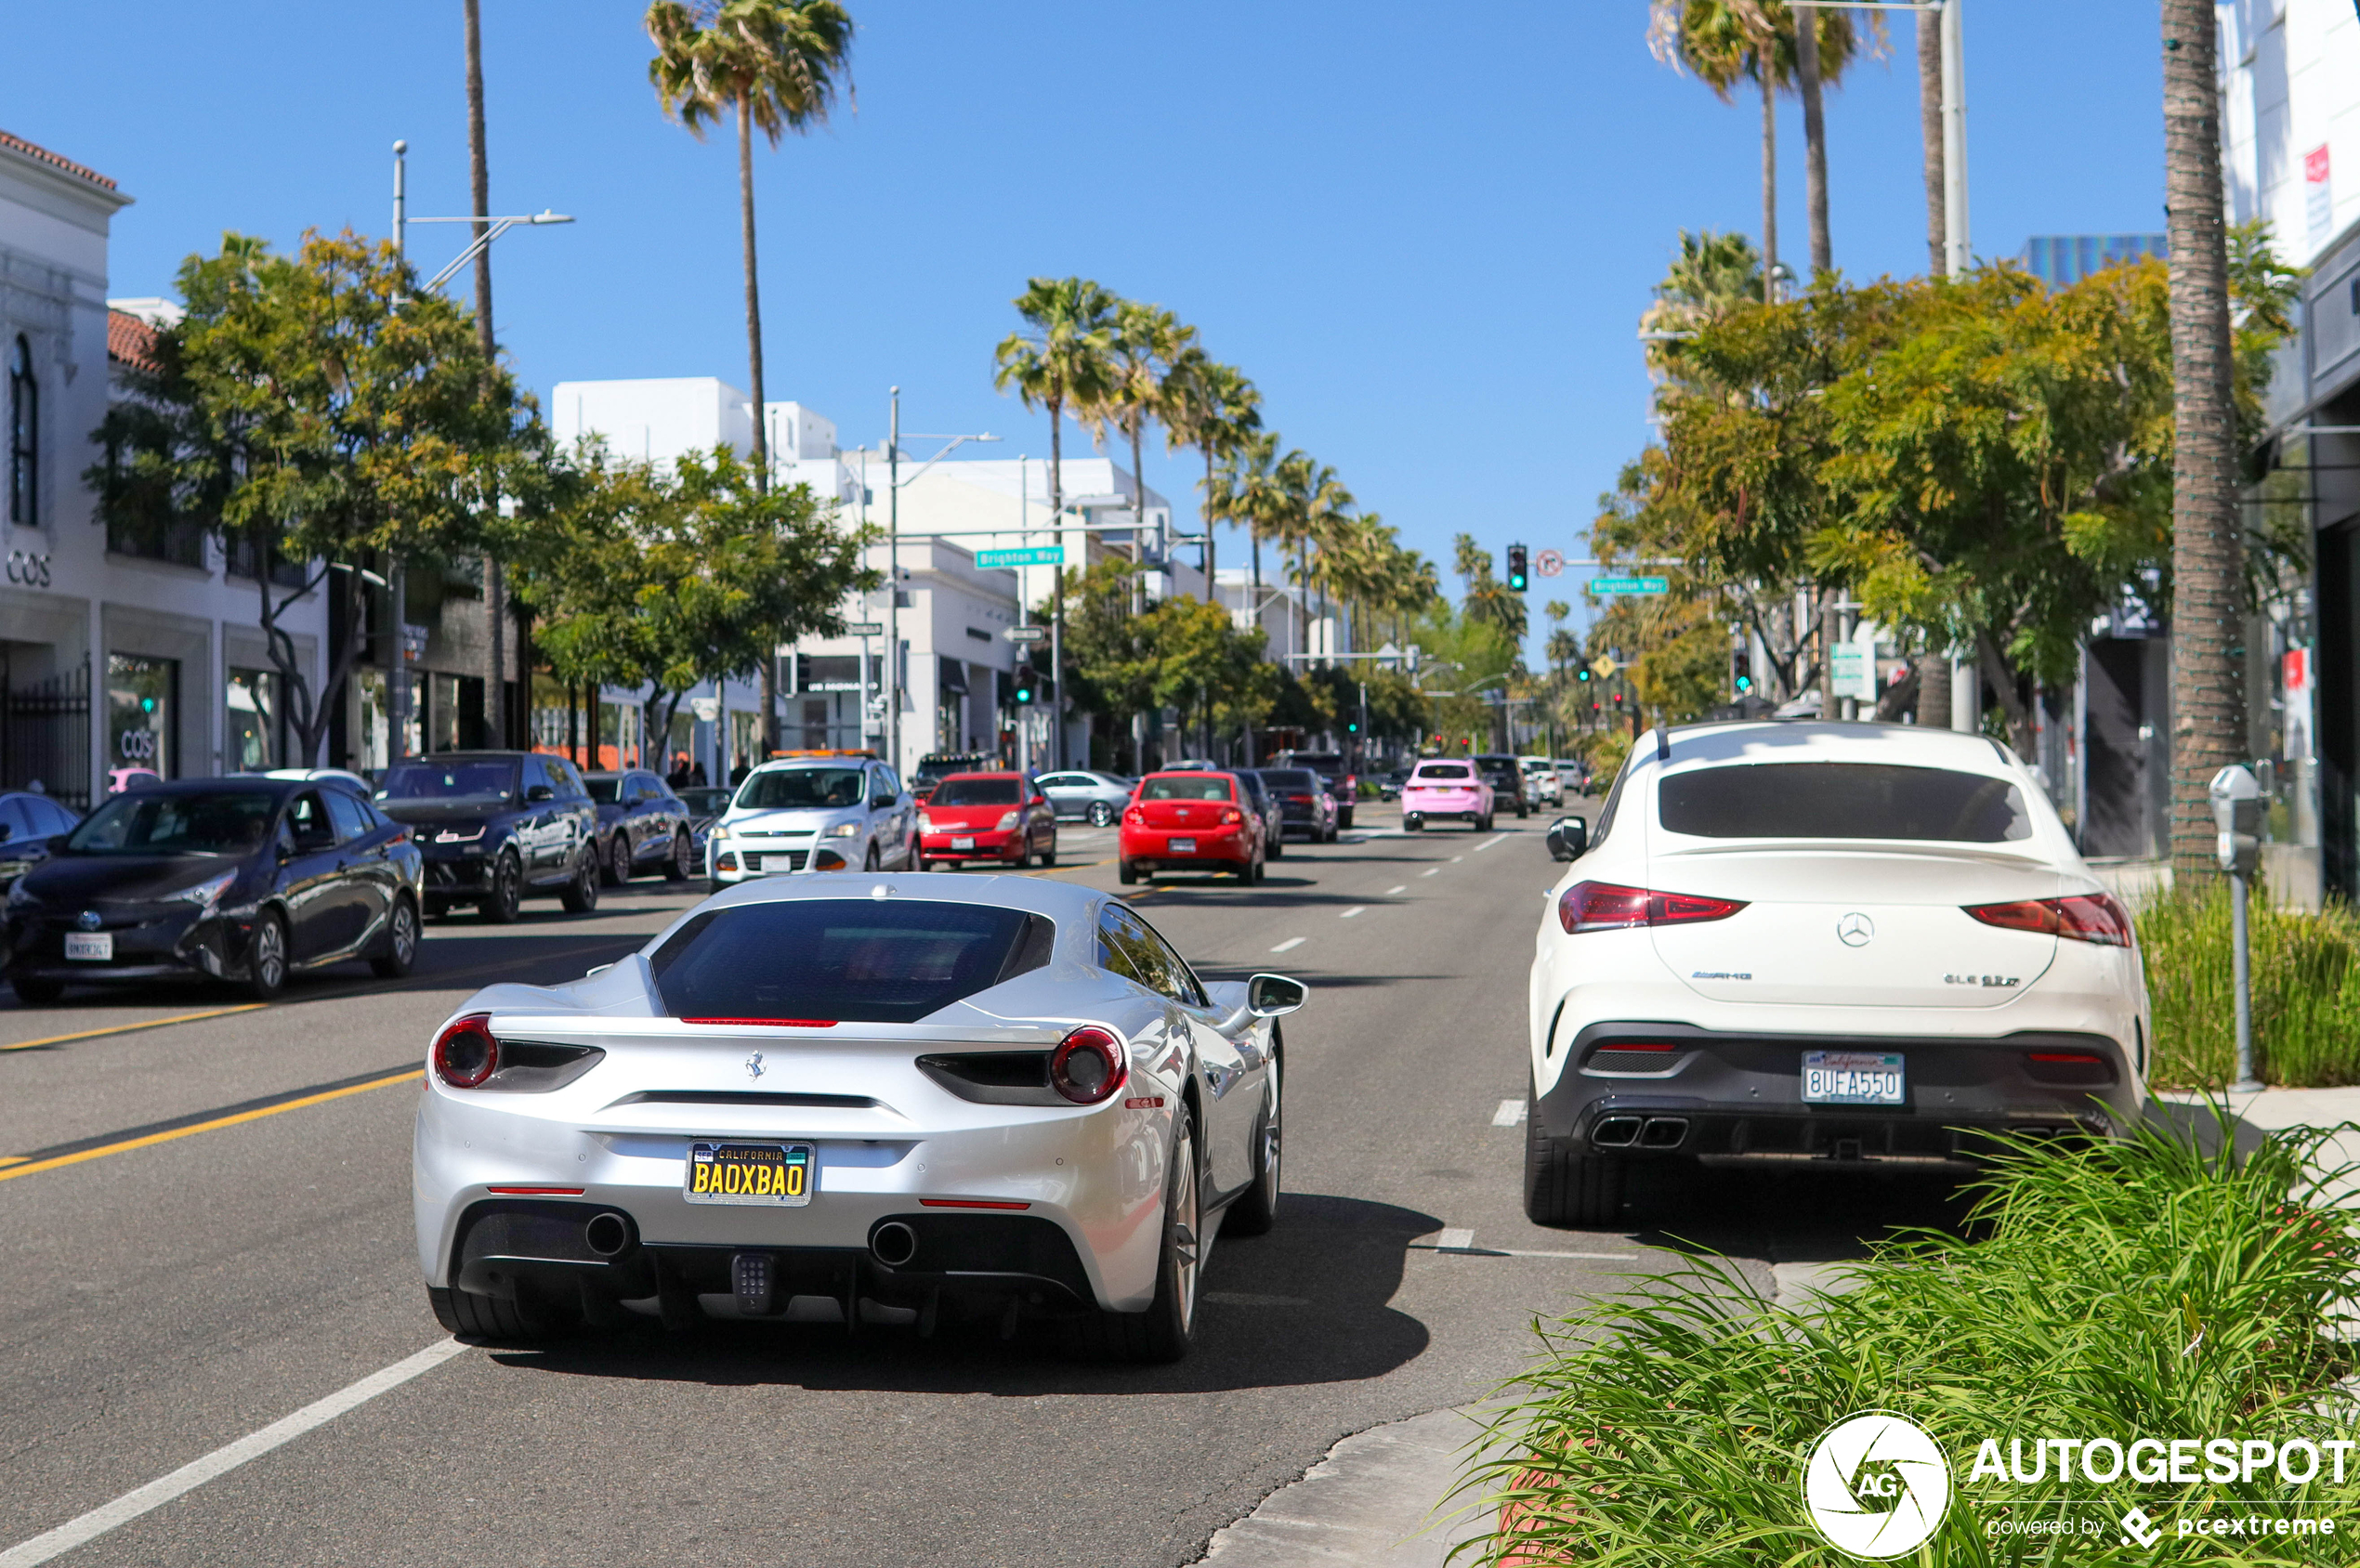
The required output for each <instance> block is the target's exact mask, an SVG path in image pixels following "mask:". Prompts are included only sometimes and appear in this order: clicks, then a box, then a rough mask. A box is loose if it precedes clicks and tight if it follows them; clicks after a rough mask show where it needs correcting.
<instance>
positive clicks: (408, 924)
mask: <svg viewBox="0 0 2360 1568" xmlns="http://www.w3.org/2000/svg"><path fill="white" fill-rule="evenodd" d="M417 961H418V911H417V908H416V907H415V906H414V905H413V904H412V903H411V902H410V900H409V898H408V897H407V895H404V896H402V897H400V898H396V899H395V900H394V901H393V913H392V914H390V915H388V916H387V917H386V939H385V946H384V947H380V948H379V949H378V950H377V953H376V955H375V956H374V957H373V958H372V959H370V960H369V967H370V968H371V969H372V970H374V971H375V973H376V975H377V978H379V979H381V980H399V979H400V978H401V977H402V976H403V975H405V974H407V973H410V966H411V965H413V964H414V963H416V962H417Z"/></svg>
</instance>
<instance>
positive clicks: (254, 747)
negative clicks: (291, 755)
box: [225, 670, 287, 773]
mask: <svg viewBox="0 0 2360 1568" xmlns="http://www.w3.org/2000/svg"><path fill="white" fill-rule="evenodd" d="M225 727H226V728H227V729H228V731H229V766H230V769H231V771H233V772H237V773H261V772H263V771H265V770H266V769H269V768H274V767H284V766H286V765H287V763H286V712H285V709H284V708H283V707H282V705H281V703H280V700H279V673H278V672H277V671H275V670H232V671H230V672H229V723H228V725H226V726H225Z"/></svg>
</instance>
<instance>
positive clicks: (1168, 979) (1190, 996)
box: [1134, 916, 1210, 1007]
mask: <svg viewBox="0 0 2360 1568" xmlns="http://www.w3.org/2000/svg"><path fill="white" fill-rule="evenodd" d="M1134 919H1138V920H1139V924H1140V925H1142V926H1144V927H1146V930H1147V945H1148V946H1149V947H1151V948H1152V949H1153V950H1154V952H1155V955H1156V958H1157V960H1158V968H1159V970H1160V973H1162V975H1163V977H1164V980H1165V984H1164V985H1163V986H1160V987H1157V988H1158V989H1159V990H1161V991H1162V992H1163V993H1164V994H1165V995H1166V996H1168V997H1171V998H1172V999H1173V1000H1175V1001H1185V1002H1190V1003H1193V1004H1194V1005H1196V1006H1198V1007H1205V1006H1209V1005H1210V1003H1209V1001H1208V1000H1207V999H1206V997H1205V994H1204V987H1202V986H1200V985H1198V984H1197V977H1196V975H1195V974H1194V973H1192V972H1190V970H1189V968H1188V964H1187V960H1185V959H1183V958H1181V956H1180V950H1179V949H1178V948H1177V947H1173V945H1172V944H1171V943H1169V942H1167V941H1165V940H1164V936H1163V933H1161V932H1160V931H1158V930H1157V929H1156V928H1155V927H1154V926H1151V925H1148V924H1147V921H1146V920H1145V919H1144V918H1140V917H1135V916H1134Z"/></svg>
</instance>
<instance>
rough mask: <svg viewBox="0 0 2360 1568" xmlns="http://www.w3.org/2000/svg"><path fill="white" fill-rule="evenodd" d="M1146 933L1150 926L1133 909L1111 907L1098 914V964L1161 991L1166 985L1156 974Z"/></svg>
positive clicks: (1127, 978)
mask: <svg viewBox="0 0 2360 1568" xmlns="http://www.w3.org/2000/svg"><path fill="white" fill-rule="evenodd" d="M1146 935H1147V933H1146V930H1145V929H1144V928H1143V927H1142V926H1141V925H1140V924H1139V921H1138V920H1137V918H1136V917H1135V916H1134V915H1132V914H1131V913H1130V911H1128V910H1126V909H1119V908H1108V910H1107V911H1106V913H1104V914H1102V915H1100V916H1099V917H1098V967H1099V968H1100V969H1107V970H1112V971H1113V972H1114V973H1117V974H1120V975H1121V976H1122V977H1123V978H1124V979H1125V980H1131V981H1135V982H1137V983H1138V984H1139V985H1142V986H1145V987H1147V989H1149V990H1151V991H1160V990H1161V989H1162V988H1163V987H1160V986H1159V985H1157V984H1156V982H1155V979H1154V977H1153V975H1154V968H1153V960H1151V958H1150V956H1149V953H1148V949H1147V942H1146V940H1145V938H1146Z"/></svg>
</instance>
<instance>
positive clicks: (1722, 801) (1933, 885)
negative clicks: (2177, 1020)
mask: <svg viewBox="0 0 2360 1568" xmlns="http://www.w3.org/2000/svg"><path fill="white" fill-rule="evenodd" d="M1551 847H1552V851H1553V853H1555V854H1556V855H1557V856H1559V858H1567V857H1568V856H1570V857H1571V858H1572V864H1571V865H1570V866H1569V867H1568V868H1567V870H1566V872H1565V874H1564V876H1563V877H1562V878H1561V879H1560V880H1559V882H1558V883H1557V885H1556V886H1555V887H1554V888H1553V889H1552V890H1551V891H1550V893H1549V895H1548V896H1547V904H1546V907H1545V908H1544V909H1543V911H1542V915H1541V927H1540V934H1539V936H1538V938H1537V940H1536V943H1535V950H1534V955H1533V963H1532V980H1531V989H1530V996H1529V1002H1530V1019H1529V1023H1530V1068H1531V1091H1530V1093H1531V1104H1530V1107H1529V1115H1528V1117H1527V1150H1526V1162H1525V1206H1526V1209H1527V1213H1528V1214H1529V1215H1530V1216H1531V1217H1532V1218H1533V1219H1534V1220H1535V1221H1538V1222H1541V1223H1544V1224H1564V1225H1580V1226H1604V1225H1610V1224H1612V1223H1613V1222H1614V1220H1615V1218H1616V1215H1617V1213H1618V1212H1619V1209H1620V1208H1621V1205H1622V1201H1623V1198H1624V1196H1625V1192H1626V1188H1627V1187H1628V1186H1629V1184H1630V1183H1631V1182H1632V1179H1633V1178H1634V1177H1644V1176H1645V1175H1647V1174H1648V1173H1649V1172H1650V1171H1651V1170H1659V1169H1662V1168H1663V1167H1665V1166H1667V1165H1670V1164H1672V1163H1673V1162H1680V1161H1703V1162H1706V1163H1710V1164H1721V1165H1752V1166H1757V1167H1780V1166H1783V1167H1790V1168H1791V1167H1795V1166H1799V1165H1806V1164H1809V1165H1818V1166H1822V1167H1835V1168H1841V1169H1849V1170H1859V1171H1868V1170H1874V1169H1882V1170H1901V1169H1931V1170H1958V1171H1966V1170H1971V1169H1975V1168H1976V1164H1977V1161H1978V1158H1979V1157H1980V1156H1984V1155H1986V1154H1987V1153H1988V1152H1989V1151H1990V1149H1991V1147H1992V1144H1991V1141H1990V1135H1991V1134H1994V1133H2011V1134H2017V1135H2029V1136H2036V1137H2038V1136H2065V1135H2096V1136H2118V1135H2120V1134H2122V1133H2123V1132H2125V1131H2126V1130H2128V1129H2129V1128H2130V1127H2131V1125H2132V1124H2133V1123H2134V1122H2135V1121H2136V1120H2137V1118H2138V1117H2139V1115H2140V1111H2141V1107H2142V1106H2143V1105H2144V1102H2145V1080H2146V1073H2147V1061H2148V1054H2149V1052H2150V1049H2151V1042H2152V1039H2153V1036H2152V1025H2151V1022H2150V1013H2149V1010H2148V1004H2147V993H2146V982H2145V979H2144V974H2143V973H2142V971H2141V967H2140V961H2139V952H2138V947H2137V945H2136V941H2135V938H2134V935H2133V933H2132V930H2131V917H2130V915H2129V913H2128V912H2127V911H2126V910H2125V909H2124V908H2122V906H2121V905H2120V904H2119V903H2117V901H2116V900H2115V898H2114V896H2113V895H2111V894H2109V893H2108V892H2107V891H2106V889H2105V887H2104V885H2103V884H2102V883H2100V882H2098V881H2097V880H2096V878H2094V877H2093V876H2091V873H2090V869H2089V868H2088V867H2087V866H2085V865H2084V864H2083V863H2082V860H2081V856H2080V855H2079V854H2078V852H2077V851H2076V850H2075V849H2074V846H2073V843H2072V841H2071V839H2070V838H2069V837H2068V836H2067V834H2066V832H2065V825H2064V824H2063V823H2062V822H2060V821H2059V820H2058V819H2057V815H2056V813H2055V812H2054V811H2053V810H2052V809H2051V808H2050V805H2049V803H2048V800H2047V798H2046V797H2045V796H2044V795H2043V794H2042V792H2041V790H2040V787H2039V782H2038V781H2037V780H2036V779H2035V778H2034V777H2033V776H2032V774H2031V773H2030V771H2029V770H2027V769H2026V767H2025V766H2024V765H2023V764H2021V763H2019V762H2018V761H2017V760H2016V758H2015V756H2014V755H2013V753H2012V752H2010V751H2006V750H2005V749H2004V748H2002V747H2001V746H1999V744H1998V743H1997V742H1995V741H1991V740H1988V739H1986V738H1982V737H1979V736H1974V735H1966V734H1954V733H1952V732H1950V731H1947V730H1934V729H1917V728H1910V727H1906V726H1901V725H1857V724H1818V723H1800V724H1771V723H1763V724H1726V725H1696V726H1689V727H1682V728H1674V729H1671V730H1668V731H1667V730H1657V731H1651V732H1649V733H1648V734H1647V735H1645V736H1642V737H1641V738H1640V739H1639V741H1638V743H1637V744H1636V745H1634V746H1633V747H1632V752H1631V758H1630V760H1629V762H1628V763H1626V764H1624V767H1623V769H1622V773H1621V775H1620V777H1618V778H1617V779H1616V780H1615V784H1614V789H1613V791H1612V793H1611V794H1609V795H1608V797H1607V799H1606V805H1605V807H1604V809H1603V810H1602V811H1601V812H1600V814H1599V817H1598V821H1597V825H1596V828H1595V830H1588V829H1587V825H1586V824H1584V823H1583V822H1582V820H1581V819H1580V818H1579V817H1567V818H1566V819H1564V820H1563V821H1562V822H1560V823H1559V824H1558V825H1556V826H1555V827H1554V828H1552V830H1551Z"/></svg>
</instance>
